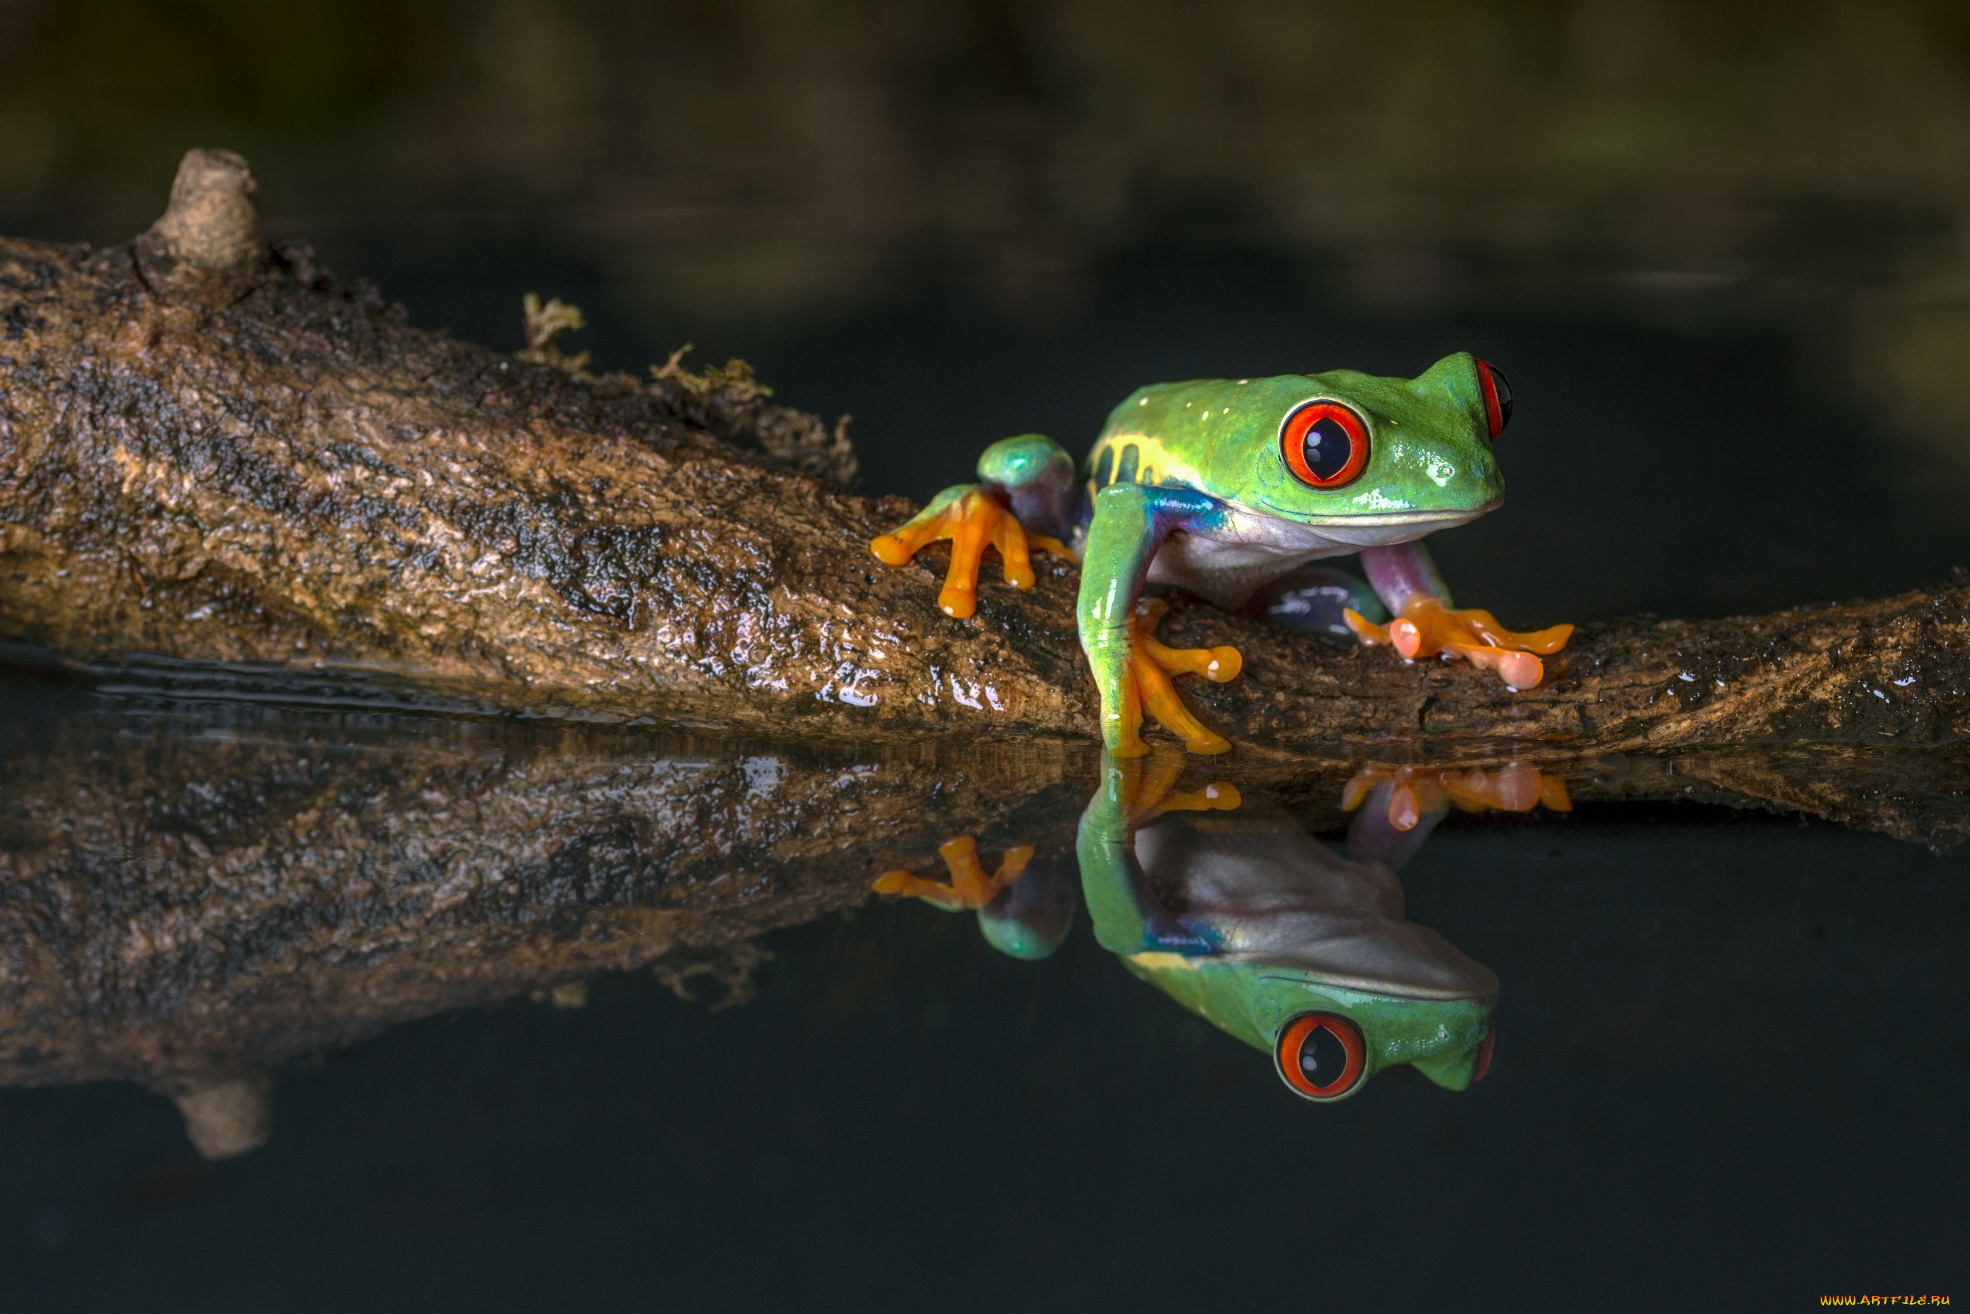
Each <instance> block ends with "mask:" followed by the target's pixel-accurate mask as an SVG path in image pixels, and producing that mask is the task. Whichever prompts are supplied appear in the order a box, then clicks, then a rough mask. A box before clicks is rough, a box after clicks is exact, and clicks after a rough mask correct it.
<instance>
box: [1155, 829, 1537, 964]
mask: <svg viewBox="0 0 1970 1314" xmlns="http://www.w3.org/2000/svg"><path fill="white" fill-rule="evenodd" d="M1135 851H1136V860H1137V861H1138V862H1139V863H1140V864H1141V867H1142V870H1143V873H1144V874H1145V875H1146V876H1148V877H1150V879H1151V880H1152V881H1157V880H1159V878H1160V883H1163V884H1165V885H1174V886H1175V887H1177V888H1178V889H1180V891H1181V893H1182V897H1183V901H1184V910H1183V912H1182V913H1181V914H1179V920H1181V921H1182V922H1183V923H1185V924H1186V925H1189V926H1191V927H1193V928H1197V929H1205V928H1208V930H1209V933H1210V936H1211V938H1212V939H1213V940H1214V941H1216V943H1217V945H1218V948H1219V950H1220V952H1223V953H1229V954H1238V955H1241V956H1243V957H1246V958H1252V959H1259V960H1263V961H1265V962H1268V963H1277V964H1279V965H1280V966H1281V967H1283V968H1289V969H1296V970H1298V971H1302V972H1306V973H1308V974H1310V975H1312V976H1314V977H1316V978H1318V979H1319V980H1322V981H1325V982H1328V983H1330V984H1332V985H1337V986H1344V987H1347V988H1349V989H1353V990H1363V991H1368V992H1370V993H1374V994H1383V995H1396V996H1400V997H1404V998H1410V999H1489V998H1494V997H1495V996H1496V995H1497V993H1498V978H1497V977H1496V976H1495V975H1493V973H1492V971H1491V969H1490V968H1488V967H1485V966H1484V965H1483V964H1481V963H1475V962H1473V961H1471V960H1470V959H1469V958H1467V957H1465V956H1464V955H1463V954H1462V953H1461V952H1459V951H1458V949H1457V948H1456V946H1454V945H1452V944H1451V943H1450V942H1449V941H1447V940H1445V939H1444V938H1443V937H1442V936H1440V935H1438V934H1437V933H1436V932H1435V931H1432V930H1430V929H1429V928H1428V927H1426V926H1418V925H1416V924H1415V923H1414V922H1410V921H1406V920H1404V918H1403V915H1402V914H1403V906H1402V905H1403V900H1402V886H1401V884H1400V882H1399V881H1398V880H1397V879H1396V875H1395V873H1394V872H1393V871H1392V870H1390V869H1389V868H1388V867H1387V866H1385V865H1383V864H1382V863H1379V862H1357V861H1355V860H1353V859H1351V858H1344V857H1342V856H1341V855H1340V854H1338V853H1336V852H1334V850H1332V849H1330V848H1328V847H1327V846H1326V845H1325V844H1322V843H1321V842H1320V841H1319V840H1316V839H1314V838H1313V837H1312V836H1311V835H1308V834H1307V833H1306V832H1305V831H1304V830H1302V829H1300V828H1299V827H1298V826H1297V825H1296V824H1294V823H1291V822H1289V821H1286V820H1284V819H1278V820H1275V819H1272V818H1265V817H1261V816H1253V817H1249V818H1245V819H1243V820H1242V821H1237V822H1231V823H1228V824H1227V823H1225V822H1217V823H1216V824H1209V825H1207V824H1206V823H1204V822H1201V821H1196V820H1194V819H1191V818H1182V819H1165V820H1164V821H1162V822H1159V823H1157V824H1155V825H1152V826H1146V827H1144V828H1143V829H1142V830H1139V831H1137V832H1136V835H1135Z"/></svg>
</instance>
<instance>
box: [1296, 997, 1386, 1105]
mask: <svg viewBox="0 0 1970 1314" xmlns="http://www.w3.org/2000/svg"><path fill="white" fill-rule="evenodd" d="M1272 1057H1273V1061H1274V1062H1275V1063H1277V1064H1278V1065H1279V1075H1280V1076H1282V1077H1284V1078H1285V1079H1286V1084H1287V1085H1288V1086H1291V1087H1292V1088H1293V1089H1294V1090H1295V1091H1296V1092H1298V1093H1299V1094H1301V1095H1304V1096H1306V1097H1307V1098H1308V1099H1310V1100H1337V1099H1339V1098H1341V1096H1343V1095H1346V1094H1348V1093H1349V1092H1350V1091H1352V1090H1353V1089H1354V1088H1355V1087H1356V1086H1358V1085H1360V1084H1361V1075H1362V1073H1363V1071H1364V1070H1366V1068H1367V1066H1368V1047H1367V1046H1366V1045H1364V1044H1363V1043H1362V1040H1361V1028H1360V1027H1358V1026H1356V1025H1355V1024H1354V1023H1353V1022H1352V1021H1350V1020H1349V1019H1347V1018H1344V1017H1342V1016H1341V1015H1340V1014H1339V1013H1302V1014H1300V1015H1299V1016H1298V1017H1296V1018H1294V1019H1293V1020H1292V1021H1291V1022H1288V1023H1287V1024H1286V1029H1285V1030H1283V1031H1281V1032H1280V1033H1279V1043H1278V1045H1277V1046H1275V1047H1274V1049H1273V1051H1272Z"/></svg>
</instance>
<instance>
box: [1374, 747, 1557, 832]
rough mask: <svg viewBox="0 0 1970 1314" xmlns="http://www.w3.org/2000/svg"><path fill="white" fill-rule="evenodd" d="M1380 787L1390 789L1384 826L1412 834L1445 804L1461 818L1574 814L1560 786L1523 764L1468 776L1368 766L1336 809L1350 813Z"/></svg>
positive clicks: (1424, 769) (1514, 763)
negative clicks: (1540, 811) (1467, 815)
mask: <svg viewBox="0 0 1970 1314" xmlns="http://www.w3.org/2000/svg"><path fill="white" fill-rule="evenodd" d="M1384 784H1387V785H1393V786H1394V788H1393V789H1392V790H1390V791H1389V825H1391V826H1393V827H1395V828H1396V829H1397V830H1413V829H1415V827H1416V823H1417V822H1419V821H1421V820H1422V819H1423V818H1424V817H1426V816H1428V815H1429V814H1430V813H1432V812H1435V811H1436V810H1437V809H1438V808H1441V807H1442V806H1443V805H1444V804H1446V803H1452V804H1455V805H1456V806H1457V807H1459V808H1461V809H1463V810H1464V811H1465V812H1530V811H1532V810H1533V809H1534V808H1536V807H1544V808H1546V809H1547V810H1548V811H1551V812H1571V811H1573V799H1572V797H1571V796H1569V795H1568V794H1567V792H1566V784H1565V783H1564V782H1563V781H1561V780H1560V779H1559V778H1558V777H1557V776H1549V775H1546V774H1545V773H1544V772H1542V771H1540V770H1539V768H1538V767H1534V766H1527V765H1526V764H1525V763H1523V762H1513V763H1512V764H1511V765H1509V766H1504V767H1491V768H1477V769H1474V770H1470V771H1455V770H1436V769H1433V768H1430V767H1413V766H1385V765H1383V764H1381V763H1378V762H1371V763H1369V764H1368V765H1367V766H1364V767H1362V768H1361V770H1359V771H1357V772H1355V773H1354V778H1353V779H1352V780H1350V781H1348V783H1347V788H1345V789H1343V790H1342V791H1341V806H1342V807H1343V808H1345V809H1346V810H1347V811H1349V812H1352V811H1354V810H1355V809H1356V808H1358V807H1360V806H1361V804H1362V802H1363V801H1364V800H1365V799H1366V798H1367V797H1368V796H1369V795H1370V794H1371V793H1373V792H1374V791H1375V789H1376V787H1377V786H1379V785H1384Z"/></svg>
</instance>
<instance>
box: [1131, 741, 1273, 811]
mask: <svg viewBox="0 0 1970 1314" xmlns="http://www.w3.org/2000/svg"><path fill="white" fill-rule="evenodd" d="M1116 768H1117V769H1118V770H1119V771H1120V772H1121V773H1122V805H1123V806H1124V807H1125V808H1127V809H1128V824H1129V826H1130V827H1131V828H1134V827H1139V826H1146V825H1148V824H1149V823H1150V822H1152V821H1154V820H1156V818H1158V817H1160V816H1162V815H1163V814H1164V813H1165V812H1231V811H1235V810H1236V809H1237V808H1238V806H1239V805H1240V804H1242V803H1243V802H1244V801H1245V800H1244V799H1243V798H1242V797H1240V795H1239V793H1238V786H1236V785H1234V784H1232V783H1231V782H1230V781H1226V780H1220V781H1218V782H1216V783H1215V784H1210V785H1206V786H1204V787H1203V788H1202V789H1195V790H1183V791H1180V792H1172V787H1173V786H1175V784H1176V783H1177V777H1179V776H1181V775H1182V774H1183V768H1184V759H1183V758H1182V757H1181V756H1180V755H1178V754H1177V753H1175V752H1167V753H1158V754H1157V755H1156V756H1154V757H1152V758H1150V759H1148V760H1147V761H1144V760H1143V759H1142V758H1130V759H1128V760H1126V761H1120V762H1117V763H1116Z"/></svg>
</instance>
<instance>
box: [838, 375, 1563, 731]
mask: <svg viewBox="0 0 1970 1314" xmlns="http://www.w3.org/2000/svg"><path fill="white" fill-rule="evenodd" d="M1512 408H1513V394H1512V388H1511V384H1510V383H1509V382H1508V381H1507V380H1506V378H1505V375H1504V374H1503V373H1502V372H1501V371H1500V370H1499V369H1498V368H1497V367H1496V366H1494V365H1492V364H1490V363H1489V362H1488V361H1484V360H1480V359H1479V358H1478V357H1476V356H1473V355H1472V354H1471V353H1469V352H1456V353H1454V354H1452V355H1449V356H1445V357H1444V358H1443V359H1441V360H1439V361H1437V362H1436V363H1435V364H1433V365H1431V366H1430V367H1429V368H1428V369H1426V370H1425V371H1424V372H1423V373H1421V374H1419V375H1417V376H1416V377H1414V378H1410V379H1403V378H1385V377H1380V376H1375V375H1370V374H1364V373H1361V372H1359V371H1355V370H1346V369H1336V370H1329V371H1326V372H1324V373H1317V374H1284V375H1277V376H1274V377H1271V378H1243V379H1192V380H1189V381H1186V382H1178V383H1160V384H1153V385H1150V386H1148V387H1143V388H1139V389H1137V390H1136V391H1135V392H1133V393H1131V394H1130V395H1129V396H1128V397H1127V398H1125V399H1123V401H1122V402H1121V403H1120V404H1119V405H1118V406H1116V407H1115V409H1114V410H1113V411H1112V412H1111V413H1110V414H1109V416H1108V419H1107V422H1106V423H1105V424H1104V425H1103V426H1102V428H1101V431H1100V433H1099V434H1098V435H1097V437H1096V439H1095V442H1094V445H1093V447H1092V448H1091V449H1090V450H1089V453H1088V456H1087V458H1086V459H1085V460H1084V461H1083V462H1081V463H1080V464H1079V465H1078V466H1077V465H1076V463H1075V462H1074V460H1073V458H1072V457H1071V456H1070V455H1069V454H1068V452H1067V451H1066V449H1065V448H1063V447H1061V446H1060V445H1059V444H1058V443H1056V442H1054V441H1053V440H1052V439H1051V438H1048V437H1046V436H1045V435H1042V434H1030V433H1029V434H1021V435H1019V436H1016V437H1012V438H1006V439H1002V440H1001V441H999V442H996V443H993V444H992V445H991V446H989V447H987V448H986V449H985V451H984V453H983V454H982V455H981V456H980V457H979V459H978V463H977V470H976V474H977V479H976V481H975V482H971V483H965V484H955V485H953V486H951V487H949V488H946V489H944V490H943V491H942V492H940V493H938V494H937V495H936V496H935V497H933V498H932V499H931V500H930V501H929V502H928V503H927V504H925V506H924V507H923V509H922V510H921V511H919V512H918V513H917V514H916V515H915V516H913V517H912V518H911V519H910V520H908V521H907V522H906V523H904V524H903V525H900V526H898V527H897V528H896V529H894V530H892V531H890V532H888V533H885V534H881V535H878V536H877V537H876V538H875V539H873V540H872V541H871V543H870V550H871V551H872V552H873V553H874V555H875V556H876V557H877V558H878V559H879V560H881V561H882V562H884V563H885V564H887V565H890V566H901V565H904V564H905V563H907V562H909V561H910V560H911V559H912V558H913V557H914V556H915V554H916V553H917V552H919V551H921V550H922V549H923V548H924V547H926V546H928V545H929V544H931V543H933V542H937V541H940V540H949V541H950V544H951V549H950V551H951V555H950V564H949V567H948V569H947V571H946V574H945V579H944V584H943V587H942V589H941V590H940V591H939V594H938V605H939V606H940V608H941V609H942V610H943V611H944V613H945V614H946V615H948V616H950V617H952V618H954V619H958V620H963V619H967V618H970V617H971V616H973V615H974V613H975V612H976V609H977V605H978V589H979V575H980V568H981V564H982V562H983V559H984V554H985V552H986V551H987V550H988V549H990V550H994V551H996V552H997V554H998V556H999V558H1000V563H1001V570H1002V572H1003V576H1004V579H1005V582H1006V583H1007V584H1008V585H1010V586H1012V587H1014V588H1030V587H1032V586H1033V584H1034V582H1035V578H1036V576H1035V573H1034V569H1033V565H1032V554H1033V552H1034V551H1043V552H1048V553H1054V554H1059V555H1062V556H1066V557H1069V558H1073V559H1076V560H1078V561H1079V562H1080V567H1081V581H1080V589H1079V595H1078V599H1077V603H1076V623H1077V627H1078V631H1079V638H1080V643H1081V647H1082V650H1083V651H1084V652H1085V653H1086V654H1087V659H1088V664H1089V668H1090V670H1091V672H1092V674H1093V678H1094V683H1095V687H1096V691H1097V693H1098V695H1099V699H1100V729H1101V738H1102V744H1103V747H1104V748H1105V749H1106V751H1107V752H1108V753H1110V754H1111V755H1114V756H1117V757H1124V758H1127V757H1139V756H1142V755H1143V754H1145V753H1147V752H1148V751H1149V747H1148V744H1147V742H1146V741H1145V740H1144V738H1143V736H1142V734H1141V729H1142V724H1143V718H1144V714H1145V713H1147V715H1148V716H1149V717H1150V718H1151V719H1153V720H1154V721H1155V722H1156V723H1157V724H1159V725H1161V726H1163V727H1164V728H1165V729H1166V730H1168V731H1170V732H1171V733H1173V734H1175V735H1176V736H1177V737H1178V738H1180V739H1181V740H1182V741H1183V743H1184V746H1185V748H1186V749H1187V750H1188V751H1190V752H1192V753H1204V754H1211V753H1223V752H1226V751H1228V750H1229V749H1230V748H1231V744H1230V741H1229V740H1227V739H1226V738H1225V737H1224V736H1222V735H1220V734H1218V733H1217V732H1216V731H1215V730H1213V729H1211V728H1210V727H1209V726H1207V725H1205V724H1204V723H1203V721H1202V720H1200V719H1199V718H1198V716H1197V715H1196V713H1195V712H1194V711H1193V710H1192V709H1191V707H1190V705H1189V703H1188V702H1187V701H1186V700H1185V698H1184V697H1183V695H1182V694H1181V693H1180V692H1179V691H1178V690H1177V688H1176V686H1175V685H1174V684H1173V683H1172V679H1173V677H1176V676H1181V675H1200V676H1203V677H1204V678H1205V679H1207V680H1210V681H1214V682H1218V683H1223V682H1225V681H1228V680H1232V679H1235V678H1237V676H1238V675H1239V674H1240V672H1241V670H1242V669H1243V665H1244V663H1243V658H1242V655H1241V654H1240V652H1239V651H1238V649H1236V648H1235V647H1232V646H1229V645H1220V646H1215V647H1209V648H1175V647H1170V646H1168V645H1166V644H1164V643H1162V642H1161V641H1160V640H1159V639H1158V638H1157V637H1156V630H1157V627H1158V626H1159V625H1160V623H1161V619H1162V617H1163V615H1164V613H1165V610H1166V605H1165V604H1163V603H1162V602H1161V600H1160V599H1158V598H1154V597H1146V596H1145V586H1146V585H1155V586H1169V587H1174V588H1177V589H1180V590H1183V591H1186V592H1189V593H1192V594H1195V595H1197V596H1200V597H1202V598H1204V599H1205V600H1206V601H1208V602H1212V603H1215V604H1216V605H1218V606H1220V607H1224V608H1227V609H1237V608H1239V607H1241V606H1243V605H1245V604H1246V603H1247V602H1248V601H1250V600H1251V599H1252V597H1253V596H1254V594H1255V593H1257V592H1258V591H1259V590H1261V589H1262V588H1266V587H1268V586H1276V585H1277V584H1278V583H1279V582H1280V581H1281V580H1282V579H1287V578H1288V577H1290V576H1291V575H1292V574H1293V573H1294V572H1295V571H1299V570H1304V569H1307V568H1309V566H1310V563H1314V562H1318V561H1321V560H1324V559H1326V558H1330V557H1338V556H1347V555H1355V554H1358V555H1359V557H1360V563H1361V567H1362V570H1363V572H1364V574H1365V575H1366V579H1365V580H1356V581H1355V586H1354V587H1353V588H1351V589H1349V590H1344V594H1345V596H1344V599H1343V601H1344V602H1345V604H1346V605H1344V606H1343V607H1342V608H1341V610H1342V613H1343V619H1344V621H1345V624H1346V627H1347V629H1348V630H1349V631H1350V632H1351V633H1352V634H1353V635H1354V636H1355V638H1356V640H1357V641H1358V642H1359V643H1360V644H1362V645H1365V646H1369V647H1385V648H1389V649H1391V650H1393V651H1394V652H1395V653H1396V654H1397V655H1398V656H1400V657H1401V658H1402V659H1403V660H1405V661H1416V660H1418V659H1421V658H1426V657H1439V656H1440V657H1444V658H1454V659H1461V660H1463V661H1466V662H1469V663H1471V664H1472V665H1473V666H1476V667H1479V668H1482V669H1485V670H1489V671H1491V672H1494V673H1496V674H1497V675H1498V676H1499V677H1500V678H1502V679H1503V680H1504V682H1505V683H1506V684H1507V685H1508V686H1509V687H1511V688H1512V689H1514V690H1524V689H1530V688H1533V687H1535V686H1536V685H1538V684H1539V683H1540V682H1541V681H1542V680H1543V679H1544V678H1545V667H1544V665H1543V663H1542V662H1541V660H1540V658H1541V657H1549V656H1551V655H1553V654H1554V653H1557V652H1559V651H1560V650H1561V649H1562V648H1563V647H1564V646H1565V645H1566V642H1567V640H1568V638H1569V637H1570V636H1571V635H1572V633H1573V626H1571V625H1566V624H1562V625H1555V626H1550V627H1547V628H1545V629H1541V630H1537V631H1530V632H1519V631H1514V630H1509V629H1506V628H1505V627H1504V626H1502V625H1501V624H1499V622H1498V620H1497V618H1496V617H1495V616H1493V615H1492V614H1491V613H1490V612H1488V611H1484V610H1482V609H1477V608H1469V609H1460V608H1458V607H1457V606H1456V605H1455V603H1454V602H1453V600H1452V597H1451V593H1450V590H1449V588H1448V587H1447V586H1446V585H1445V583H1444V580H1443V576H1442V574H1441V572H1440V571H1439V570H1438V569H1437V567H1436V563H1435V560H1434V559H1433V557H1432V556H1431V554H1430V551H1429V548H1428V545H1427V544H1426V543H1425V542H1424V540H1425V538H1426V537H1427V536H1428V535H1430V534H1432V533H1435V532H1438V531H1441V530H1445V529H1450V528H1455V527H1457V526H1459V525H1464V524H1468V523H1470V522H1471V521H1473V520H1475V519H1477V518H1478V517H1479V516H1482V515H1485V514H1487V513H1488V512H1491V511H1493V510H1496V509H1497V508H1498V507H1499V506H1500V505H1501V504H1502V502H1503V500H1504V487H1505V486H1504V479H1503V476H1502V475H1501V474H1500V472H1499V467H1498V462H1497V459H1496V457H1495V455H1494V452H1493V444H1494V443H1495V442H1496V440H1497V439H1498V437H1499V436H1500V434H1502V433H1503V432H1504V429H1505V426H1506V424H1507V423H1508V422H1509V421H1510V419H1511V415H1512Z"/></svg>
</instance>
